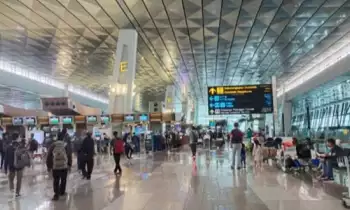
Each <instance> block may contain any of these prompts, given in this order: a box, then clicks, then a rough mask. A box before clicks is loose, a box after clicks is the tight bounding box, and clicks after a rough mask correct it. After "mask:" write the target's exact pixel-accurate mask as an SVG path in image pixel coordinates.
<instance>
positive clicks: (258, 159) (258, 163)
mask: <svg viewBox="0 0 350 210" xmlns="http://www.w3.org/2000/svg"><path fill="white" fill-rule="evenodd" d="M253 158H254V165H255V167H260V168H261V167H262V162H263V149H262V146H261V144H260V142H259V141H258V140H257V139H254V147H253Z"/></svg>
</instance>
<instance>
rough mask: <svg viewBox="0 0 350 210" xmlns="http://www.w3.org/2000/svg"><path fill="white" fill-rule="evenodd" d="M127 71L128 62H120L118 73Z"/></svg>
mask: <svg viewBox="0 0 350 210" xmlns="http://www.w3.org/2000/svg"><path fill="white" fill-rule="evenodd" d="M126 71H128V62H126V61H122V62H120V72H126Z"/></svg>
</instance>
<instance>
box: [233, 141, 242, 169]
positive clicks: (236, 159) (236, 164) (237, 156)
mask: <svg viewBox="0 0 350 210" xmlns="http://www.w3.org/2000/svg"><path fill="white" fill-rule="evenodd" d="M241 150H242V144H241V143H234V144H232V165H231V167H232V168H240V167H241V166H240V165H241Z"/></svg>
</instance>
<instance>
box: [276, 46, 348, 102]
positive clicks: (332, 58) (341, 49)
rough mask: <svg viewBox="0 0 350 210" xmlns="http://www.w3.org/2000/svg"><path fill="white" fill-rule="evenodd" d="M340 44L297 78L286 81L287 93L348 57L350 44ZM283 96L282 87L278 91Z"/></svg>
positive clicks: (278, 94) (302, 71) (301, 72)
mask: <svg viewBox="0 0 350 210" xmlns="http://www.w3.org/2000/svg"><path fill="white" fill-rule="evenodd" d="M339 43H340V44H338V45H334V47H331V48H330V49H329V50H327V51H326V52H325V53H323V54H322V55H320V56H319V57H318V58H316V59H315V61H318V62H311V63H310V64H309V65H307V67H306V68H304V69H303V70H301V71H300V72H299V73H297V74H296V75H295V76H293V77H292V78H290V79H289V80H287V81H286V84H285V85H284V86H285V92H288V91H290V90H292V89H294V88H296V87H298V86H299V85H301V84H303V83H305V82H306V81H308V80H310V79H311V78H313V77H314V76H316V75H317V74H319V73H321V72H323V71H324V70H326V69H328V68H329V67H331V66H332V65H334V64H336V63H337V62H338V61H340V60H341V59H343V58H345V57H347V56H348V55H349V54H350V43H349V42H339ZM282 94H283V91H282V87H280V88H278V90H277V97H280V96H281V95H282Z"/></svg>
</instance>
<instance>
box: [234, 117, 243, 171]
mask: <svg viewBox="0 0 350 210" xmlns="http://www.w3.org/2000/svg"><path fill="white" fill-rule="evenodd" d="M243 136H244V134H243V133H242V131H241V130H239V124H238V123H235V124H234V129H233V130H232V131H231V147H232V165H231V168H232V169H240V168H241V166H240V165H241V150H242V143H243Z"/></svg>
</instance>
